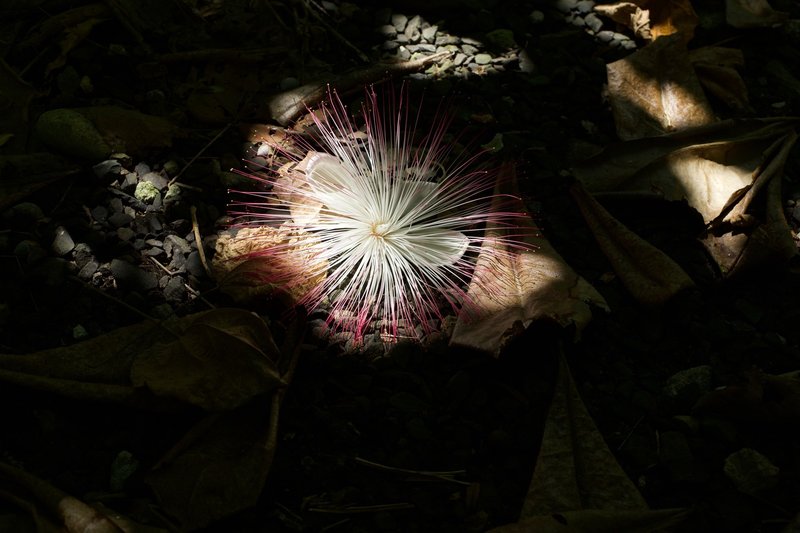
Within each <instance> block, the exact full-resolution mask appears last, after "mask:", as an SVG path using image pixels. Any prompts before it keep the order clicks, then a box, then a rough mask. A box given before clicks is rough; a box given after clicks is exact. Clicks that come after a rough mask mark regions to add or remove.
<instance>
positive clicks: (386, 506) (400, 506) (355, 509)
mask: <svg viewBox="0 0 800 533" xmlns="http://www.w3.org/2000/svg"><path fill="white" fill-rule="evenodd" d="M406 509H416V506H415V505H414V504H413V503H407V502H399V503H382V504H377V505H349V506H347V507H309V508H308V510H309V512H312V513H327V514H357V513H382V512H385V511H404V510H406Z"/></svg>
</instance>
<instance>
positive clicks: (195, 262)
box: [186, 250, 206, 278]
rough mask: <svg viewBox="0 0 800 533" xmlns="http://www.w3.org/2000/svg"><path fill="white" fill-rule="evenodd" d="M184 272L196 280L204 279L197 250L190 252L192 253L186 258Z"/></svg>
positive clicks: (204, 272) (203, 270)
mask: <svg viewBox="0 0 800 533" xmlns="http://www.w3.org/2000/svg"><path fill="white" fill-rule="evenodd" d="M186 272H188V273H189V274H191V275H192V276H194V277H196V278H203V277H205V275H206V271H205V269H204V268H203V263H202V262H201V261H200V254H199V253H198V252H197V250H194V251H192V253H190V254H189V255H188V257H186Z"/></svg>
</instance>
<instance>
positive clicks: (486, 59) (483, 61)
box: [475, 54, 492, 65]
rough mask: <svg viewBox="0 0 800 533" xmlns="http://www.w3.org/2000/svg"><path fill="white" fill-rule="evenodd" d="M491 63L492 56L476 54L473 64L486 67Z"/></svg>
mask: <svg viewBox="0 0 800 533" xmlns="http://www.w3.org/2000/svg"><path fill="white" fill-rule="evenodd" d="M491 61H492V56H490V55H489V54H478V55H476V56H475V63H477V64H479V65H488V64H489V63H491Z"/></svg>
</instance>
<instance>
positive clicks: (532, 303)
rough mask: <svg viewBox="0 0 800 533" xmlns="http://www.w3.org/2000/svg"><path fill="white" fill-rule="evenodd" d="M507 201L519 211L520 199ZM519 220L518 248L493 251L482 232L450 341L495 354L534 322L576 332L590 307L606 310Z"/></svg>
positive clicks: (586, 319) (491, 241)
mask: <svg viewBox="0 0 800 533" xmlns="http://www.w3.org/2000/svg"><path fill="white" fill-rule="evenodd" d="M506 172H510V173H513V169H511V168H510V167H506ZM503 179H504V180H509V181H510V183H512V184H513V183H515V179H516V178H515V177H513V174H512V177H505V178H503ZM515 187H516V186H515V185H511V188H512V189H513V188H515ZM495 192H498V190H496V191H495ZM513 203H514V205H511V206H505V208H504V209H508V210H514V211H520V212H522V211H524V210H525V209H524V206H523V205H522V202H521V201H520V200H515V201H514V202H513ZM520 224H521V225H523V226H524V228H523V231H522V232H521V233H523V234H524V235H525V243H524V244H525V247H524V248H521V249H508V248H505V247H504V248H503V249H501V250H500V249H497V247H498V246H500V245H499V244H498V240H494V239H492V235H491V233H488V234H487V240H486V241H485V242H484V244H483V247H482V248H481V252H480V255H479V256H478V260H477V264H476V267H475V272H474V274H473V278H472V281H471V282H470V284H469V288H468V290H467V299H468V305H467V306H466V307H465V309H464V310H463V311H462V313H461V315H460V316H459V319H458V321H457V322H456V326H455V328H454V330H453V335H452V337H451V339H450V342H451V344H456V345H461V346H469V347H472V348H477V349H480V350H484V351H487V352H490V353H493V354H495V355H498V354H499V352H500V351H501V350H502V348H503V346H504V345H505V344H506V343H507V342H508V341H509V340H510V339H511V338H513V337H514V336H516V335H517V334H519V333H520V332H521V331H524V329H525V327H527V326H528V325H529V324H530V323H531V322H533V321H535V320H540V319H549V320H553V321H555V322H557V323H558V324H560V325H562V326H565V327H566V326H568V325H574V326H575V328H576V332H577V334H578V335H579V334H580V332H581V330H583V328H584V327H585V326H586V325H587V324H588V323H589V321H590V320H591V317H592V311H591V309H592V307H593V306H594V307H598V308H600V309H604V310H606V311H608V304H606V302H605V300H604V299H603V297H602V296H601V295H600V293H598V292H597V290H596V289H595V288H594V287H592V286H591V285H590V284H589V283H588V282H587V281H586V280H585V279H583V278H582V277H581V276H579V275H578V274H577V273H576V272H575V271H574V270H572V268H571V267H570V266H569V265H568V264H567V263H566V262H565V261H564V260H563V259H562V258H561V256H560V255H558V252H556V250H555V249H554V248H553V247H552V245H551V244H550V243H549V242H548V241H547V239H545V238H544V237H541V236H540V235H539V231H538V228H536V225H535V224H534V222H533V220H532V219H530V217H527V218H525V219H524V220H523V221H522V222H520ZM495 236H496V237H499V235H495Z"/></svg>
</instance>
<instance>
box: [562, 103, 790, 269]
mask: <svg viewBox="0 0 800 533" xmlns="http://www.w3.org/2000/svg"><path fill="white" fill-rule="evenodd" d="M797 121H798V119H795V118H776V119H750V120H728V121H725V122H721V123H717V124H714V125H709V126H705V127H700V128H695V129H691V130H686V131H684V132H681V133H676V134H671V135H664V136H661V137H658V138H652V139H640V140H635V141H629V142H627V143H621V144H618V145H613V146H609V147H607V148H606V149H605V150H604V151H603V152H601V153H600V154H598V155H597V156H594V157H592V158H590V159H588V160H586V161H584V162H583V163H581V164H580V165H578V166H576V167H575V169H574V170H575V174H576V176H577V177H578V179H579V180H580V181H581V182H582V183H583V185H584V186H585V188H586V190H587V191H589V192H590V193H595V194H596V193H604V192H621V191H625V192H638V193H647V194H651V193H656V194H658V195H660V196H662V197H663V198H665V199H667V200H673V201H686V202H687V203H688V204H689V205H690V206H691V207H692V208H694V209H695V210H696V211H697V212H698V213H700V215H701V216H702V217H703V220H704V221H705V222H706V224H708V225H709V227H710V229H709V232H708V234H707V235H705V236H702V238H703V242H704V244H705V246H706V247H707V249H708V250H709V252H710V253H711V255H712V256H713V257H714V259H715V260H716V261H717V264H718V265H719V266H720V268H721V270H722V271H723V273H724V274H725V275H726V276H731V275H734V274H737V273H741V272H744V271H747V270H750V269H752V268H754V267H757V266H761V265H765V264H771V263H774V262H777V261H782V260H784V259H786V258H787V257H791V256H792V255H793V254H794V253H795V248H794V246H793V243H792V238H791V233H790V232H789V228H788V225H787V223H786V220H785V218H784V215H783V212H782V208H781V201H780V188H779V187H780V183H779V182H780V175H781V173H782V169H783V165H784V163H785V160H786V157H787V156H788V154H789V150H790V149H791V147H792V145H793V143H794V142H795V139H796V136H795V134H794V132H793V127H794V125H795V124H796V123H797ZM775 176H778V177H779V179H778V180H774V179H773V178H774V177H775ZM773 181H777V182H778V183H775V184H774V185H770V184H771V183H772V182H773ZM770 187H775V188H776V189H770ZM765 188H766V189H767V191H766V192H768V194H766V195H764V194H763V193H762V194H761V196H766V199H765V200H764V201H765V202H766V206H767V209H766V210H765V211H764V213H765V214H764V218H763V219H755V218H753V216H752V215H751V214H750V213H749V212H750V211H751V209H750V207H751V204H752V202H753V201H754V200H755V198H756V196H757V195H759V193H760V191H762V190H764V189H765ZM770 190H771V191H772V192H769V191H770Z"/></svg>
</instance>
